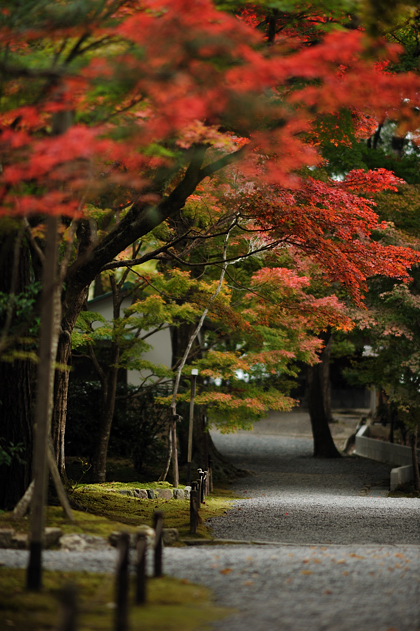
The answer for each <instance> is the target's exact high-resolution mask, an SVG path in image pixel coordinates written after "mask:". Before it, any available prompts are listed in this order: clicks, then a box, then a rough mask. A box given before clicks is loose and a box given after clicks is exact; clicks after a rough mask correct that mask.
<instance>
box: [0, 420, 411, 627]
mask: <svg viewBox="0 0 420 631" xmlns="http://www.w3.org/2000/svg"><path fill="white" fill-rule="evenodd" d="M301 421H302V422H303V420H302V419H299V422H301ZM275 427H276V428H277V430H276V431H272V429H273V428H274V425H270V424H268V425H266V430H265V431H266V432H267V431H268V432H270V433H264V431H263V432H262V431H261V430H260V431H257V432H254V433H248V432H247V433H243V432H240V433H238V434H236V435H226V436H223V435H220V434H217V433H215V434H214V436H213V437H214V440H215V442H216V444H217V446H218V448H219V449H220V450H221V451H222V452H223V453H224V454H225V455H227V456H229V457H230V458H231V459H232V460H233V461H234V462H235V463H236V464H238V465H239V466H241V467H242V468H245V469H247V470H249V471H252V474H251V475H249V476H247V477H246V478H243V479H241V480H239V481H237V482H236V483H235V485H234V490H235V492H236V493H237V494H238V495H239V496H242V495H243V497H244V499H243V500H242V499H241V500H238V501H235V502H234V504H233V507H232V510H230V511H228V513H227V514H226V515H225V516H223V517H220V518H217V519H213V520H212V523H211V526H212V528H213V531H214V535H215V537H217V538H224V539H230V540H237V541H240V540H241V541H243V540H249V541H258V542H267V544H266V545H243V544H236V545H222V546H221V545H217V546H211V547H207V546H206V547H199V546H197V547H190V548H168V549H166V550H165V556H164V570H165V572H166V573H167V574H171V575H174V576H178V577H180V578H184V579H187V580H190V581H193V582H199V583H203V584H205V585H207V586H209V587H210V588H211V589H212V590H213V591H214V593H215V597H216V600H217V603H218V604H220V605H224V606H227V607H231V608H233V609H234V610H235V611H234V612H233V613H232V615H230V616H228V617H227V618H225V619H224V620H222V621H220V622H218V623H216V624H215V625H213V627H212V629H214V631H216V630H217V631H277V630H281V631H350V630H351V631H354V629H357V630H358V631H419V630H420V500H413V499H392V498H387V497H385V489H386V485H387V484H388V483H389V471H390V467H389V466H387V465H382V464H378V463H374V462H372V461H368V460H363V459H359V458H343V459H338V460H314V459H313V458H311V446H312V445H311V440H310V439H309V438H306V437H302V434H303V432H301V433H300V436H298V437H297V436H293V432H291V431H289V432H288V431H285V432H284V433H285V434H287V435H282V434H281V433H280V431H281V430H280V431H279V429H278V426H277V425H276V426H275ZM245 498H247V499H245ZM26 555H27V553H26V552H24V551H13V550H3V551H0V563H1V562H3V563H6V564H8V565H9V564H10V565H13V566H21V567H22V566H24V565H25V563H26ZM44 558H45V567H47V568H59V569H63V568H65V569H84V570H88V571H89V570H90V571H112V570H113V567H114V564H115V551H114V550H108V551H101V552H100V553H99V554H98V553H97V552H94V551H92V552H89V553H86V552H85V553H74V552H72V553H68V552H67V553H66V552H58V551H57V552H52V551H48V552H46V553H45V557H44ZM180 631H182V630H180Z"/></svg>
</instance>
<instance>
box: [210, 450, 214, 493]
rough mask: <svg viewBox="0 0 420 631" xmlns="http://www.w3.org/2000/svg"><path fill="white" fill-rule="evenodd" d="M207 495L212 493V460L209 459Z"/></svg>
mask: <svg viewBox="0 0 420 631" xmlns="http://www.w3.org/2000/svg"><path fill="white" fill-rule="evenodd" d="M209 493H213V460H212V459H211V458H209Z"/></svg>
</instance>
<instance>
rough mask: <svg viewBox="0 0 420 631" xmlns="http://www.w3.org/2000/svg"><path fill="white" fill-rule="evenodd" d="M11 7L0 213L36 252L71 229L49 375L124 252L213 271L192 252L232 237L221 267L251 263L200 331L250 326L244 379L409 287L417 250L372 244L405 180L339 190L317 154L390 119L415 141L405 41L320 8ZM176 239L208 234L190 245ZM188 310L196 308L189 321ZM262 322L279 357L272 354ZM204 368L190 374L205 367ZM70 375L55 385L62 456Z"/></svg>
mask: <svg viewBox="0 0 420 631" xmlns="http://www.w3.org/2000/svg"><path fill="white" fill-rule="evenodd" d="M13 4H14V3H13V2H6V5H5V7H4V8H3V9H2V10H1V12H0V47H1V50H2V56H1V58H0V75H1V78H2V84H1V89H2V94H1V98H2V100H1V110H0V151H1V156H2V157H1V163H2V170H1V174H0V214H1V215H2V216H7V217H8V218H10V217H11V218H12V219H13V220H16V226H18V227H20V226H21V225H23V224H21V223H20V222H21V221H22V219H23V218H24V219H25V220H26V219H28V223H29V226H28V225H27V224H26V223H25V224H24V226H25V230H26V231H27V235H28V238H29V239H31V237H32V240H33V243H32V246H33V248H34V251H35V252H36V247H35V245H38V246H39V247H40V248H41V249H42V248H43V246H44V242H43V237H42V225H43V221H44V219H45V215H57V216H59V217H60V218H61V219H62V222H63V229H62V232H63V233H64V234H67V232H66V231H67V230H68V229H69V226H70V225H72V227H73V228H74V233H75V246H74V248H73V250H72V251H71V256H70V265H69V267H68V270H67V272H66V278H65V290H64V292H63V322H62V331H63V332H65V334H63V335H62V337H61V341H60V344H61V346H60V349H59V355H58V361H59V363H61V364H66V363H69V361H70V360H69V356H70V342H69V340H70V337H71V333H72V332H73V329H74V327H75V324H76V321H77V318H78V315H79V313H80V311H81V310H82V308H83V307H84V304H85V300H86V296H87V289H88V287H89V285H90V284H91V283H92V282H93V281H94V280H95V278H97V277H98V276H99V275H100V274H104V272H105V271H109V270H110V269H111V267H110V266H114V265H115V268H117V266H118V265H120V264H121V265H123V261H121V259H122V258H129V253H128V250H127V249H128V248H130V249H131V248H132V246H133V244H138V245H136V246H135V247H134V254H133V253H132V252H131V254H132V256H133V260H135V261H136V263H135V264H136V265H141V264H144V263H145V262H146V261H148V260H150V259H152V258H154V259H155V260H158V261H159V263H160V265H162V266H163V267H164V265H167V268H166V269H165V273H167V274H168V275H170V274H173V271H172V268H173V267H176V265H178V264H179V265H180V266H181V267H182V266H183V265H184V266H185V267H186V268H188V266H190V268H191V269H193V266H194V265H197V266H199V265H203V266H204V267H206V266H207V268H211V269H213V270H214V269H216V270H217V269H218V268H217V265H218V264H219V265H220V258H219V260H218V257H217V253H215V252H210V251H208V248H207V246H206V245H203V244H204V243H207V241H205V239H209V240H210V238H213V237H216V236H217V235H220V234H221V233H223V232H226V230H227V228H226V226H227V225H229V226H233V228H232V235H231V241H230V245H229V248H230V254H231V257H232V260H245V259H247V258H249V259H251V258H252V257H254V259H253V260H254V261H257V263H256V264H255V266H254V267H252V266H251V267H250V268H249V269H246V271H245V272H244V274H243V277H244V281H245V285H246V286H245V289H246V291H245V290H244V288H242V289H241V290H242V291H243V294H242V295H243V296H245V297H244V299H243V300H242V301H239V302H240V309H238V310H237V312H236V314H234V309H233V308H231V305H230V304H228V303H229V300H228V298H227V296H228V292H227V290H226V293H225V294H222V296H223V295H224V296H225V297H226V300H225V303H223V300H220V301H219V302H216V303H215V306H214V310H215V311H214V313H213V312H212V313H210V316H209V319H211V318H212V317H213V318H214V319H215V321H217V322H219V323H220V326H221V327H222V328H223V327H226V329H227V328H228V325H227V324H226V323H227V322H228V320H229V318H230V321H229V326H231V330H232V331H234V332H235V335H239V334H241V335H242V336H243V337H244V338H245V339H246V337H247V335H248V334H249V330H250V329H252V332H253V333H255V332H258V335H259V336H260V337H257V338H256V340H257V341H258V342H260V346H261V347H262V350H261V348H260V349H257V348H255V347H254V348H252V347H251V346H252V345H251V344H250V345H249V347H248V351H247V359H246V360H245V359H244V357H239V359H238V358H236V359H235V358H234V356H233V355H232V356H229V357H230V358H231V359H232V362H231V364H230V365H231V366H233V365H238V364H237V361H239V360H241V361H244V362H246V365H247V366H248V368H249V369H250V370H252V366H255V367H256V369H258V366H260V365H261V364H264V365H265V366H266V367H267V370H268V372H270V371H275V370H276V368H275V367H276V366H279V365H282V366H283V367H284V369H285V370H286V368H287V361H286V360H288V359H293V360H294V359H303V360H305V361H311V362H314V361H316V359H317V358H316V352H317V350H319V348H320V342H319V340H317V338H316V334H317V333H318V332H319V331H321V330H323V329H325V328H327V327H330V326H334V327H337V328H343V329H346V328H349V327H350V326H351V324H350V321H349V318H348V316H347V315H346V312H345V308H344V298H343V296H344V297H346V296H349V295H350V296H351V297H352V299H353V300H355V301H356V302H357V303H358V304H362V302H363V294H364V292H365V290H366V281H367V279H368V278H371V277H373V276H375V275H385V276H390V277H393V278H397V279H402V280H405V279H407V278H408V277H409V270H410V267H411V266H412V265H413V264H415V263H417V262H418V254H417V253H416V252H414V251H412V250H411V249H409V248H406V247H403V246H398V245H385V244H384V243H383V242H381V241H380V240H379V238H378V235H379V234H382V233H386V231H387V230H388V229H389V226H388V225H387V224H386V223H384V222H381V221H379V219H378V217H377V215H376V213H375V202H374V200H373V199H372V195H373V194H374V193H378V192H380V191H386V190H395V189H396V187H403V186H404V182H403V181H402V180H401V179H399V178H397V177H396V176H395V175H394V174H393V173H391V172H389V171H386V170H385V169H377V170H370V171H366V172H365V171H362V170H359V169H356V170H352V171H350V172H349V173H347V174H346V175H345V176H343V177H342V178H341V179H332V178H330V177H328V176H327V174H326V171H324V170H323V167H324V166H325V161H324V158H323V149H324V147H325V145H326V144H328V143H329V144H331V145H333V146H337V145H343V146H346V145H347V144H349V143H350V142H351V140H352V139H358V140H360V139H363V138H367V137H369V136H371V135H372V134H373V132H374V130H375V129H376V127H377V126H378V124H379V123H381V122H382V121H383V120H384V119H385V118H387V119H390V120H395V121H396V122H397V123H398V132H399V133H400V134H405V133H407V131H408V130H410V129H411V130H415V129H416V128H417V125H418V112H419V111H420V109H419V106H420V102H419V101H420V97H419V95H420V79H419V77H418V75H416V74H415V73H410V72H404V73H396V72H392V71H391V70H390V64H391V63H394V62H396V60H397V59H398V55H399V54H400V53H401V51H402V49H401V47H400V46H399V45H396V44H390V43H389V42H387V41H385V40H379V39H372V38H370V37H369V34H368V33H367V32H365V31H364V30H363V28H362V27H361V26H360V27H358V28H352V27H350V26H349V25H348V19H347V18H348V16H347V17H346V16H345V15H342V16H341V17H340V16H339V15H338V13H335V14H334V15H332V16H326V15H324V14H323V13H322V11H319V10H317V8H316V6H314V7H312V8H311V10H308V12H307V14H305V19H302V20H301V21H299V19H298V18H296V17H293V15H292V13H293V12H291V13H290V14H288V15H286V14H282V15H281V16H277V17H276V15H277V14H276V13H275V12H274V13H272V12H271V13H270V11H269V10H268V9H267V11H266V15H265V16H264V15H262V14H263V13H264V11H265V5H262V6H260V7H259V8H256V7H254V6H252V5H249V6H247V7H245V8H244V7H243V6H242V7H239V8H238V9H237V11H236V12H235V13H234V12H232V13H229V12H227V11H225V10H219V9H218V8H217V6H216V5H215V4H213V3H212V2H211V1H210V0H170V1H169V0H142V1H141V2H135V1H126V2H124V1H121V2H113V1H111V0H108V1H107V2H104V3H102V2H101V3H100V2H96V1H95V0H92V1H91V2H86V5H84V12H82V13H80V14H78V13H77V10H76V9H77V7H76V8H75V3H73V2H71V1H68V2H63V3H51V4H49V5H45V3H42V2H39V3H35V6H36V10H34V12H33V13H28V14H26V13H25V11H24V10H23V9H20V8H18V9H16V10H15V9H14V7H13ZM76 4H77V3H76ZM60 11H61V12H62V13H60ZM66 11H67V12H66ZM267 15H268V17H267ZM340 19H342V21H343V27H342V28H341V30H336V29H335V25H337V24H338V22H339V20H340ZM343 113H347V114H349V116H348V120H349V123H348V127H347V128H345V129H344V127H343V126H342V125H341V121H342V117H343V115H344V114H343ZM204 216H206V219H204ZM72 222H73V223H72ZM181 224H182V227H184V224H185V226H186V227H185V231H186V234H187V236H186V237H185V238H184V237H183V235H182V234H181V231H180V229H178V227H179V225H181ZM76 225H77V229H76V228H75V226H76ZM156 230H157V232H153V231H156ZM159 230H160V232H159ZM28 231H29V232H28ZM171 239H172V242H171ZM183 239H184V241H185V240H187V241H188V243H189V244H190V245H191V244H192V243H194V244H195V245H196V246H197V243H198V242H199V240H200V239H202V241H201V242H200V243H201V245H200V247H198V246H197V247H196V250H194V248H193V247H192V246H191V247H190V245H185V243H184V241H183ZM194 239H195V240H194ZM175 241H176V244H175ZM213 243H215V244H216V245H215V246H211V247H214V248H215V249H216V250H217V248H219V254H220V243H219V242H218V241H217V239H215V240H214V241H213ZM34 244H35V245H34ZM175 245H176V246H177V247H175ZM206 248H207V249H206ZM151 252H152V253H151ZM194 252H201V254H198V255H197V254H194ZM259 252H264V257H265V258H264V259H263V260H259V259H258V258H257V257H256V254H258V253H259ZM190 255H191V256H190ZM34 256H35V255H34ZM194 257H196V258H194ZM206 257H207V258H206ZM286 259H287V260H286ZM168 262H170V263H171V265H169V263H168ZM38 263H39V261H38ZM133 265H134V264H132V267H133ZM212 266H213V267H212ZM168 268H171V271H170V272H168ZM112 269H114V267H112ZM184 271H185V269H184ZM136 273H139V272H138V271H137V272H136ZM213 276H214V274H213ZM211 280H212V282H215V280H214V277H213V278H212V279H211ZM235 282H236V281H235ZM227 283H229V281H227ZM151 284H152V283H150V285H151ZM187 284H188V291H190V290H191V285H192V281H191V283H190V281H188V283H187ZM225 284H226V283H225ZM236 288H237V287H236ZM338 288H340V291H342V288H344V290H345V292H344V293H341V296H340V299H339V298H338V297H337V296H336V295H335V294H336V291H338ZM149 289H150V288H149ZM150 291H151V290H150ZM203 294H205V291H204V292H203V291H202V290H201V294H200V292H198V293H197V296H198V295H201V296H202V295H203ZM186 296H187V294H186ZM189 298H190V295H189V293H188V300H189ZM148 300H150V301H151V300H152V299H151V298H150V297H149V298H148ZM154 300H155V306H156V310H157V311H159V308H160V307H159V304H158V302H159V301H158V300H156V298H154ZM179 300H181V299H179ZM185 301H187V297H185ZM270 301H271V302H270ZM192 302H194V301H192ZM203 302H205V301H204V300H202V303H203ZM168 304H169V302H168V303H166V302H165V314H166V315H167V316H168V314H169V313H170V309H169V307H168ZM199 306H200V300H199V298H197V297H196V302H195V306H194V309H193V312H194V315H195V316H196V317H198V313H199V308H198V307H199ZM201 306H202V304H201ZM79 322H80V321H79ZM271 329H276V330H277V331H278V332H279V335H280V337H282V339H283V343H282V345H281V347H277V348H276V347H275V344H273V345H272V347H270V345H269V342H268V338H269V334H270V330H271ZM225 333H226V330H225ZM232 335H233V333H232ZM238 344H239V342H238ZM213 350H214V352H217V349H213ZM263 352H264V353H265V354H264V355H263V354H262V353H263ZM244 354H245V352H244ZM209 356H210V354H209ZM226 358H228V355H226ZM217 359H218V358H217V356H216V355H213V356H212V360H211V361H210V360H209V361H210V364H211V363H212V362H213V364H214V366H213V367H212V366H211V365H209V366H207V368H206V367H205V366H204V365H203V367H202V368H203V370H209V371H211V370H213V373H212V374H213V375H214V374H216V373H215V370H216V369H215V366H216V365H217V361H216V360H217ZM219 359H220V358H219ZM283 360H284V361H283ZM235 362H236V364H235ZM222 368H223V366H221V367H220V373H222V372H223V370H222ZM224 368H225V369H226V370H227V368H226V366H225V367H224ZM243 369H244V370H247V368H246V367H245V366H244V367H243ZM232 370H233V369H232ZM209 374H210V373H209ZM66 379H67V380H68V376H65V375H64V376H59V377H58V380H61V381H62V383H61V381H60V383H59V384H58V385H57V386H56V396H57V399H58V402H57V401H56V415H58V417H57V418H58V420H57V418H56V419H55V421H53V434H54V433H55V434H57V436H55V439H56V445H61V444H62V443H63V438H62V436H63V428H62V425H63V423H65V421H64V420H63V419H65V402H66V388H67V385H68V384H67V381H66ZM238 388H239V386H238ZM239 394H240V396H238V397H236V398H231V399H230V401H231V402H232V401H234V404H233V403H232V406H233V405H239V403H238V401H239V400H240V398H241V397H242V399H243V400H244V401H248V403H247V405H248V407H252V406H256V400H257V398H256V397H255V396H254V397H250V398H249V397H248V398H247V396H245V394H244V393H243V392H240V393H239ZM232 396H233V395H232ZM270 396H271V395H270ZM60 397H61V398H60ZM248 399H249V400H248ZM269 399H270V397H268V395H267V401H266V407H267V406H268V405H270V406H274V400H273V399H270V400H269ZM202 403H203V405H204V404H206V403H208V402H206V401H205V400H203V401H202ZM60 423H61V426H60ZM59 426H60V427H61V429H59V430H56V429H54V428H57V427H59ZM60 432H61V434H60ZM58 434H60V436H61V437H60V436H58Z"/></svg>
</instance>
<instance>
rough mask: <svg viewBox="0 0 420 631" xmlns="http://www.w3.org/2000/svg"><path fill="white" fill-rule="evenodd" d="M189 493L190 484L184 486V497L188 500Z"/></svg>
mask: <svg viewBox="0 0 420 631" xmlns="http://www.w3.org/2000/svg"><path fill="white" fill-rule="evenodd" d="M190 493H191V487H190V486H186V487H185V488H184V499H186V500H189V499H190Z"/></svg>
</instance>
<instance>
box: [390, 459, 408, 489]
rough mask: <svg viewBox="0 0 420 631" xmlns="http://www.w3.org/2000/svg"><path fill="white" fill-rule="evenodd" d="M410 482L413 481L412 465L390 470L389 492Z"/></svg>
mask: <svg viewBox="0 0 420 631" xmlns="http://www.w3.org/2000/svg"><path fill="white" fill-rule="evenodd" d="M411 480H414V469H413V465H411V464H409V465H405V466H403V467H397V468H395V469H391V479H390V490H391V491H395V489H397V488H398V487H399V486H401V485H403V484H407V482H411Z"/></svg>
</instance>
